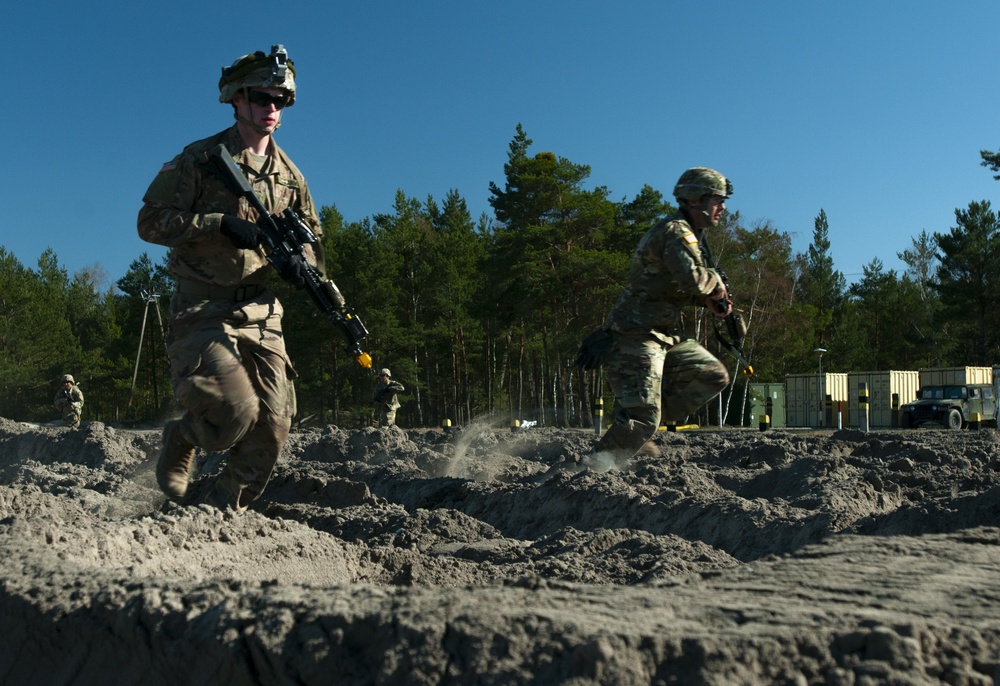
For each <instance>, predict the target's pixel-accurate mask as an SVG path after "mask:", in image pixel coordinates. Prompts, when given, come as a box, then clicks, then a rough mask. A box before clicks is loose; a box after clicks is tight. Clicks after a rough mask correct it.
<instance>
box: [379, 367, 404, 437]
mask: <svg viewBox="0 0 1000 686" xmlns="http://www.w3.org/2000/svg"><path fill="white" fill-rule="evenodd" d="M405 390H406V388H405V387H404V386H403V384H401V383H399V382H398V381H393V380H392V372H390V371H389V370H388V369H383V370H382V372H381V373H380V374H379V375H378V383H377V384H375V392H374V393H372V402H373V403H375V409H376V410H377V411H378V425H379V426H395V425H396V410H398V409H399V408H400V407H402V405H400V404H399V400H398V399H397V398H396V394H397V393H402V392H403V391H405Z"/></svg>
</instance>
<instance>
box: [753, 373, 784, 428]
mask: <svg viewBox="0 0 1000 686" xmlns="http://www.w3.org/2000/svg"><path fill="white" fill-rule="evenodd" d="M765 414H766V415H768V417H770V419H771V426H772V427H775V426H787V424H786V423H785V384H781V383H752V384H750V426H760V419H761V417H762V416H763V415H765Z"/></svg>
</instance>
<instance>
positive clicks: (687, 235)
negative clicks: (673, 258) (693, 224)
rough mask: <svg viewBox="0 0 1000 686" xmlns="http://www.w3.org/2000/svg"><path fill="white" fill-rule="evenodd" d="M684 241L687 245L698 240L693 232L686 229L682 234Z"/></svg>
mask: <svg viewBox="0 0 1000 686" xmlns="http://www.w3.org/2000/svg"><path fill="white" fill-rule="evenodd" d="M684 242H685V243H687V244H688V245H694V244H696V243H697V242H698V238H697V237H696V236H695V235H694V234H693V233H691V232H690V231H688V232H687V233H685V234H684Z"/></svg>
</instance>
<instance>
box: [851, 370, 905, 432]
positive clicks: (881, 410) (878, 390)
mask: <svg viewBox="0 0 1000 686" xmlns="http://www.w3.org/2000/svg"><path fill="white" fill-rule="evenodd" d="M862 383H864V384H865V385H866V386H867V389H868V427H869V428H871V429H894V428H897V427H898V426H899V415H898V410H899V406H900V405H902V404H904V403H908V402H910V401H912V400H916V399H917V390H918V389H919V388H920V372H917V371H889V372H849V373H848V374H847V390H848V392H849V394H850V397H849V398H848V414H849V415H850V425H851V426H854V427H862V426H864V421H863V420H864V416H863V415H862V412H861V408H860V406H859V390H860V384H862Z"/></svg>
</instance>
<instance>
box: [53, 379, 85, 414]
mask: <svg viewBox="0 0 1000 686" xmlns="http://www.w3.org/2000/svg"><path fill="white" fill-rule="evenodd" d="M52 402H53V404H54V405H55V406H56V407H57V408H59V409H62V408H64V407H66V406H68V405H73V406H75V407H76V408H77V409H80V408H81V407H83V391H81V390H80V387H79V386H76V385H74V386H73V387H72V388H70V389H69V390H68V391H67V390H66V389H65V388H60V389H59V390H58V391H56V397H55V399H54V400H53V401H52Z"/></svg>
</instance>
